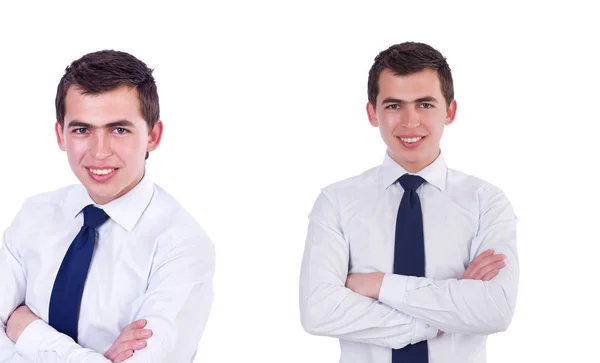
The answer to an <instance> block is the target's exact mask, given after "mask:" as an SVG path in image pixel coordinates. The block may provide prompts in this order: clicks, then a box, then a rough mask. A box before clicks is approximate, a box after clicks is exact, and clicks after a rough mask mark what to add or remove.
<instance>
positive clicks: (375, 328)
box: [300, 191, 438, 349]
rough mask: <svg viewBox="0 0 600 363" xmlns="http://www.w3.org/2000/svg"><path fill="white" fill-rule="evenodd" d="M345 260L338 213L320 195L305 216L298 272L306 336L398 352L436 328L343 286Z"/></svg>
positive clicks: (346, 250)
mask: <svg viewBox="0 0 600 363" xmlns="http://www.w3.org/2000/svg"><path fill="white" fill-rule="evenodd" d="M349 259H350V253H349V246H348V244H347V242H346V240H345V238H344V235H343V231H342V230H341V227H340V223H339V218H338V213H337V211H336V209H335V207H334V203H332V201H331V198H329V197H328V196H327V195H326V192H325V191H323V192H321V194H320V195H319V197H318V198H317V200H316V202H315V205H314V207H313V210H312V211H311V213H310V216H309V226H308V235H307V239H306V246H305V251H304V257H303V261H302V267H301V273H300V315H301V322H302V326H303V328H304V329H305V330H306V331H307V332H308V333H310V334H314V335H323V336H331V337H336V338H339V339H344V340H350V341H356V342H362V343H367V344H374V345H379V346H384V347H389V348H395V349H398V348H402V347H404V346H406V345H408V344H414V343H418V342H419V341H422V340H425V339H430V338H433V337H435V336H436V335H437V332H438V330H437V328H434V327H433V326H430V325H428V324H426V323H424V322H422V321H419V320H417V319H415V318H414V317H411V316H409V315H407V314H404V313H401V312H399V311H396V310H395V309H393V308H391V307H390V306H387V305H385V304H382V303H381V302H379V301H377V300H373V299H370V298H368V297H364V296H361V295H359V294H357V293H355V292H353V291H352V290H350V289H348V288H346V287H345V285H346V279H347V277H348V264H349Z"/></svg>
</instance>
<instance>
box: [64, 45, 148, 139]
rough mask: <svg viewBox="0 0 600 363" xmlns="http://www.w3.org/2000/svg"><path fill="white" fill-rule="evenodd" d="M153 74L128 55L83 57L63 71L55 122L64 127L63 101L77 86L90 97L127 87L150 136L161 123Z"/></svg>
mask: <svg viewBox="0 0 600 363" xmlns="http://www.w3.org/2000/svg"><path fill="white" fill-rule="evenodd" d="M152 72H153V70H152V69H150V68H148V66H146V63H144V62H142V61H141V60H139V59H137V58H136V57H134V56H132V55H131V54H129V53H125V52H120V51H116V50H101V51H98V52H94V53H88V54H86V55H84V56H83V57H81V58H79V59H78V60H76V61H73V63H71V65H70V66H68V67H67V68H66V69H65V74H64V75H63V76H62V78H61V79H60V82H59V83H58V88H57V90H56V100H55V105H56V121H57V122H58V123H59V124H60V125H61V126H64V120H65V112H66V111H65V99H66V96H67V91H68V89H69V87H71V86H77V87H78V88H80V89H81V90H82V91H83V94H92V95H94V94H100V93H103V92H108V91H112V90H114V89H116V88H118V87H121V86H129V87H132V88H135V89H136V90H137V94H138V98H139V100H140V108H141V110H140V111H141V113H142V117H143V118H144V120H145V121H146V124H147V125H148V132H150V131H151V130H152V129H153V128H154V125H155V124H156V122H157V121H158V120H159V119H160V107H159V104H158V92H157V89H156V82H155V81H154V76H152Z"/></svg>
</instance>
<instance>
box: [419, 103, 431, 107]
mask: <svg viewBox="0 0 600 363" xmlns="http://www.w3.org/2000/svg"><path fill="white" fill-rule="evenodd" d="M421 107H422V108H433V105H432V104H431V103H421Z"/></svg>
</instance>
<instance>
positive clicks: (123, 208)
mask: <svg viewBox="0 0 600 363" xmlns="http://www.w3.org/2000/svg"><path fill="white" fill-rule="evenodd" d="M153 195H154V184H153V183H152V181H151V180H150V177H149V176H148V175H147V172H146V174H144V177H143V178H142V180H140V182H139V183H138V184H137V185H136V186H135V187H133V189H131V190H130V191H129V192H127V193H126V194H125V195H123V196H121V197H119V198H117V199H115V200H113V201H111V202H109V203H106V204H104V205H101V206H98V205H97V204H96V203H94V201H93V200H92V198H91V197H90V196H89V194H88V193H87V190H86V189H85V187H84V186H83V185H81V184H79V185H77V186H76V187H75V188H73V190H72V191H71V192H70V193H69V195H68V196H67V198H66V200H65V208H66V210H67V213H68V215H69V216H72V217H73V218H75V217H77V216H78V215H79V213H81V211H82V210H83V208H84V207H85V206H86V205H89V204H93V205H96V206H98V207H99V208H102V209H104V211H105V212H106V214H108V216H109V217H110V218H111V219H112V220H114V221H115V222H117V223H118V224H119V225H121V226H122V227H123V228H125V229H126V230H127V231H129V232H131V231H132V230H133V227H135V225H136V224H137V222H138V221H139V219H140V217H141V216H142V213H144V211H145V210H146V207H148V204H149V203H150V200H151V199H152V196H153Z"/></svg>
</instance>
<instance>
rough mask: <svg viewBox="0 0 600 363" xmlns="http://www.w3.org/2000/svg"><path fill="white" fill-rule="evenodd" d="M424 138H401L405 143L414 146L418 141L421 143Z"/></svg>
mask: <svg viewBox="0 0 600 363" xmlns="http://www.w3.org/2000/svg"><path fill="white" fill-rule="evenodd" d="M422 138H423V137H422V136H420V137H401V138H400V140H402V141H403V142H406V143H409V144H412V143H415V142H417V141H420V140H421V139H422Z"/></svg>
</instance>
